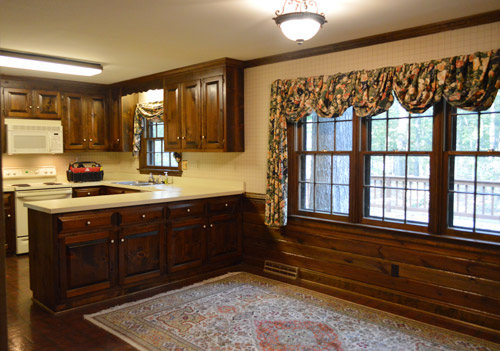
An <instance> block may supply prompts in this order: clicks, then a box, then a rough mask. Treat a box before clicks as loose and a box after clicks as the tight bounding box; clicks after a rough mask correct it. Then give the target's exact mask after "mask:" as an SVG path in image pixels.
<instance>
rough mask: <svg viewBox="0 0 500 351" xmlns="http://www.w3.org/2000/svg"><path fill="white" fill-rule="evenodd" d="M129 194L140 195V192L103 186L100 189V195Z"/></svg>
mask: <svg viewBox="0 0 500 351" xmlns="http://www.w3.org/2000/svg"><path fill="white" fill-rule="evenodd" d="M131 193H140V190H136V189H125V188H118V187H114V186H103V187H102V188H101V195H116V194H131Z"/></svg>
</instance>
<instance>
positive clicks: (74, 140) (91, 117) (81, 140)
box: [62, 93, 109, 150]
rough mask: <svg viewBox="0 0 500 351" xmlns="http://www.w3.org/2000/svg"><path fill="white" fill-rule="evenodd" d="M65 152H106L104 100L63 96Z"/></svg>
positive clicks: (70, 95)
mask: <svg viewBox="0 0 500 351" xmlns="http://www.w3.org/2000/svg"><path fill="white" fill-rule="evenodd" d="M63 100H64V103H63V111H64V114H63V119H62V120H63V130H64V149H65V150H107V148H108V142H109V136H108V118H107V114H106V98H105V97H104V96H87V95H83V94H75V93H65V94H64V95H63Z"/></svg>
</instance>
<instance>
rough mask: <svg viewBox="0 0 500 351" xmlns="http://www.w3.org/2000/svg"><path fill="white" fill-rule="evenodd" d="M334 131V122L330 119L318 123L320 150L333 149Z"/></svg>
mask: <svg viewBox="0 0 500 351" xmlns="http://www.w3.org/2000/svg"><path fill="white" fill-rule="evenodd" d="M333 131H334V123H329V121H326V122H323V123H318V150H319V151H333V150H334V146H333Z"/></svg>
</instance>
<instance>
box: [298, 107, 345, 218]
mask: <svg viewBox="0 0 500 351" xmlns="http://www.w3.org/2000/svg"><path fill="white" fill-rule="evenodd" d="M298 128H299V130H300V133H299V135H300V142H299V145H298V150H297V152H296V153H297V156H298V157H297V158H298V163H299V165H298V169H299V175H298V199H299V200H298V210H299V211H306V212H315V213H319V214H330V215H336V216H347V215H349V199H350V192H349V184H350V168H351V157H352V156H351V154H352V140H353V120H352V108H350V109H348V110H347V111H346V112H345V113H344V115H342V116H340V117H338V118H322V117H319V116H317V114H316V113H314V112H313V113H311V114H310V115H309V116H308V117H307V118H306V119H305V120H304V121H303V122H301V123H299V125H298Z"/></svg>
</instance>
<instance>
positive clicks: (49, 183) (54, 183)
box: [43, 182, 62, 185]
mask: <svg viewBox="0 0 500 351" xmlns="http://www.w3.org/2000/svg"><path fill="white" fill-rule="evenodd" d="M43 184H45V185H62V183H56V182H47V183H43Z"/></svg>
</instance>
